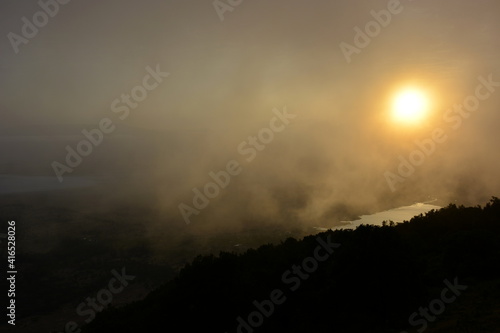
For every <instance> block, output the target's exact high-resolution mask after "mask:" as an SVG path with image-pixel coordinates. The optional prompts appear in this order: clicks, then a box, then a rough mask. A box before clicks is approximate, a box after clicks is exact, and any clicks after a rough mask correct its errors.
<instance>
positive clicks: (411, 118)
mask: <svg viewBox="0 0 500 333" xmlns="http://www.w3.org/2000/svg"><path fill="white" fill-rule="evenodd" d="M428 110H429V101H428V98H427V95H426V94H425V93H424V92H423V91H421V90H419V89H416V88H406V89H403V90H401V91H399V92H398V93H396V95H395V97H394V100H393V103H392V116H393V119H394V120H395V121H396V122H399V123H404V124H409V125H415V124H419V123H420V122H422V120H424V119H425V117H426V115H427V113H428Z"/></svg>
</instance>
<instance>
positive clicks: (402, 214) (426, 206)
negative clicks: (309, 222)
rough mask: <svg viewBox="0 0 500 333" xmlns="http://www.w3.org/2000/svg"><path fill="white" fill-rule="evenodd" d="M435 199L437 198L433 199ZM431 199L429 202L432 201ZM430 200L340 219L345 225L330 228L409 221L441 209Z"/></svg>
mask: <svg viewBox="0 0 500 333" xmlns="http://www.w3.org/2000/svg"><path fill="white" fill-rule="evenodd" d="M434 201H437V200H434ZM434 201H431V202H434ZM431 202H426V203H416V204H413V205H411V206H403V207H399V208H393V209H389V210H386V211H383V212H379V213H375V214H371V215H361V217H360V218H359V219H357V220H354V221H342V223H345V225H342V226H336V227H333V228H331V229H332V230H337V229H354V228H356V227H357V226H359V225H361V224H372V225H382V222H383V221H393V222H396V223H397V222H403V221H409V220H410V219H411V218H412V217H414V216H417V215H420V214H425V213H427V212H428V211H430V210H432V209H436V210H438V209H441V208H442V207H439V206H435V205H431ZM316 229H318V230H328V228H316Z"/></svg>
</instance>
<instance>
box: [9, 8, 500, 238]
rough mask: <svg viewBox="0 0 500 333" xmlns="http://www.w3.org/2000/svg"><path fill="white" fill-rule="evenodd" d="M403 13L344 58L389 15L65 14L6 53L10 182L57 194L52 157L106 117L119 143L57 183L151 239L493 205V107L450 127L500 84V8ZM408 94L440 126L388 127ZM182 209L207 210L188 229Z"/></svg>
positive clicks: (109, 138) (493, 100)
mask: <svg viewBox="0 0 500 333" xmlns="http://www.w3.org/2000/svg"><path fill="white" fill-rule="evenodd" d="M400 6H401V8H402V11H401V12H400V13H398V14H396V15H393V16H392V17H391V21H390V23H389V24H388V25H387V27H382V28H381V30H380V33H379V34H377V35H376V36H375V37H373V38H370V39H371V41H370V42H369V45H368V46H366V47H365V48H362V49H360V52H359V53H353V54H351V56H350V59H349V60H350V62H349V61H348V60H347V57H346V55H345V54H344V53H343V51H342V48H341V47H340V44H341V43H343V42H345V43H348V44H350V45H355V42H354V39H355V34H356V32H355V30H354V28H355V27H361V28H362V29H364V27H365V25H366V24H367V23H368V22H369V21H371V20H374V18H373V17H372V15H371V13H370V12H371V11H372V10H375V11H377V12H378V11H380V10H385V9H387V8H388V2H387V1H356V2H355V3H354V4H353V3H352V1H347V0H342V1H334V2H331V1H313V2H307V3H306V2H303V1H284V0H279V1H273V3H272V4H270V3H269V2H266V1H252V2H246V1H243V2H242V3H241V4H240V5H238V6H234V8H233V10H232V11H226V12H224V13H223V18H224V20H223V21H221V20H220V16H219V14H218V13H217V10H216V9H215V8H214V6H213V4H212V3H211V2H206V1H191V2H182V3H180V2H176V1H153V0H149V1H142V2H136V1H107V2H105V3H103V2H99V1H85V2H77V1H72V2H69V3H68V4H66V5H61V6H60V8H59V12H58V13H57V14H56V15H55V16H54V17H51V18H50V21H49V23H48V24H47V25H46V26H44V27H43V28H40V29H39V30H40V31H39V32H38V34H37V35H36V36H35V37H34V38H32V39H29V42H28V43H26V44H19V45H18V49H19V50H18V51H19V52H18V53H17V54H16V53H15V52H14V50H13V46H12V43H11V41H10V40H9V39H8V38H3V39H2V41H1V48H2V54H1V56H0V59H1V60H0V61H1V67H0V72H1V73H0V87H1V90H0V94H1V99H0V100H1V102H0V103H1V104H0V109H1V114H2V122H1V123H0V132H1V137H0V155H1V156H2V160H1V172H2V174H5V175H12V174H18V175H19V174H20V175H27V176H53V178H54V182H59V180H58V177H57V175H56V174H57V172H55V171H54V166H53V163H54V161H57V162H59V163H61V164H65V158H66V155H67V150H66V146H68V145H69V146H70V147H73V148H74V149H75V150H76V147H77V145H78V143H79V142H80V141H81V140H84V139H85V136H84V135H83V134H82V131H83V130H87V131H91V130H93V129H96V128H99V124H100V122H101V121H102V119H106V118H107V119H110V120H111V122H112V126H113V127H114V128H115V129H114V130H113V131H112V132H111V133H109V134H104V135H103V138H102V142H101V143H100V144H99V145H98V146H94V147H93V148H92V153H91V154H89V155H88V156H85V157H82V162H81V163H80V164H79V165H78V166H77V167H75V168H71V169H73V170H72V172H67V173H65V174H64V175H63V178H66V179H67V178H69V177H91V178H92V179H93V180H94V181H95V182H96V183H97V184H98V187H97V188H96V190H95V192H96V193H99V195H97V196H96V197H94V201H91V202H87V203H86V204H87V205H88V206H89V209H93V210H97V211H99V210H106V209H111V208H109V207H111V205H116V206H120V205H125V204H127V205H128V204H135V205H138V206H144V207H147V208H148V209H149V210H150V211H151V212H154V213H152V214H153V216H155V217H156V218H157V219H156V220H154V221H144V223H145V224H146V225H147V226H148V232H149V233H150V234H151V237H154V235H157V234H158V233H159V232H160V231H161V230H162V229H163V228H166V229H168V228H171V227H172V226H175V228H181V229H183V230H186V232H207V231H217V230H238V229H240V228H252V227H257V226H259V225H262V224H266V225H285V226H297V227H312V226H318V225H322V226H334V225H338V224H339V223H340V222H341V221H343V220H346V219H350V218H353V217H355V216H358V215H359V214H364V213H370V212H377V211H380V210H383V209H388V208H393V207H397V206H399V205H403V204H411V203H414V202H423V201H426V200H433V199H438V200H439V202H440V203H443V204H447V203H449V202H458V203H463V204H478V203H483V202H485V201H486V200H487V199H488V198H489V197H491V195H494V194H497V193H498V192H499V190H500V177H499V175H498V172H497V170H498V165H499V157H498V154H496V153H494V152H495V151H496V149H495V148H494V145H496V144H497V143H498V142H499V139H500V137H499V135H500V134H499V133H498V130H497V129H496V127H497V126H496V125H497V124H498V121H499V120H500V119H499V117H500V115H499V113H498V105H499V102H500V99H499V98H500V93H499V92H498V91H496V92H495V91H494V92H492V93H491V96H490V97H489V98H487V99H486V100H484V101H481V103H480V105H479V107H478V109H477V110H476V111H474V112H470V114H468V116H467V118H465V117H462V118H461V123H460V126H458V128H456V129H455V128H453V125H456V124H457V123H456V122H457V121H458V120H456V119H455V120H454V121H453V122H452V121H449V117H448V121H447V120H446V119H445V114H446V112H447V111H448V110H449V109H451V108H453V106H454V105H456V104H461V103H463V102H464V100H465V99H466V98H467V97H468V96H470V95H474V93H475V91H476V87H477V86H478V84H480V81H479V80H478V78H479V77H483V78H484V79H488V77H491V78H492V80H493V81H494V82H500V73H499V71H498V69H499V68H498V57H497V55H498V52H499V48H500V44H499V41H498V38H496V33H497V32H498V31H499V28H500V23H499V22H498V20H497V17H496V13H498V11H499V10H500V4H499V3H497V2H495V1H493V0H491V1H490V0H480V1H475V2H470V1H451V0H449V1H440V2H438V3H436V2H432V1H428V0H427V1H426V0H423V1H413V2H409V1H401V3H400ZM38 10H40V8H39V6H38V4H37V3H36V2H30V1H21V2H16V3H15V4H2V10H1V11H0V12H1V14H0V15H1V16H2V20H1V24H0V29H1V30H2V31H4V33H5V34H8V33H9V32H14V33H16V34H21V27H22V24H23V22H22V21H21V18H22V17H23V16H26V17H28V18H30V19H31V17H32V15H33V14H34V13H35V12H36V11H38ZM147 68H150V69H155V68H159V69H160V70H161V71H162V72H165V73H166V72H168V73H169V75H168V77H164V78H163V80H162V81H161V82H158V83H159V84H158V85H157V87H155V88H154V89H152V90H151V91H149V90H148V92H147V97H146V98H145V99H144V100H142V101H141V102H138V103H137V104H138V105H137V106H136V107H135V108H132V107H128V109H129V110H128V111H127V112H125V111H120V112H117V110H116V108H113V106H112V104H113V102H114V101H115V100H116V99H121V98H122V96H123V94H129V95H130V94H131V91H133V89H134V88H135V87H137V86H141V85H142V84H143V82H144V81H143V80H144V77H145V76H146V75H148V73H149V72H148V70H147ZM148 82H149V83H150V84H152V82H154V81H153V80H150V81H148ZM407 82H412V83H418V84H419V85H420V86H421V87H423V88H424V89H425V90H426V91H428V92H429V95H430V96H432V97H431V100H432V103H431V104H432V108H431V109H432V110H431V112H430V116H429V117H428V118H427V119H426V121H425V123H423V124H421V125H420V126H418V127H413V128H405V127H401V126H398V125H395V124H393V123H391V121H390V119H389V118H390V115H389V110H388V109H389V108H388V103H389V101H390V99H391V97H392V95H391V94H392V92H393V91H394V89H396V88H397V87H398V86H401V85H404V84H406V83H407ZM496 89H498V88H496ZM119 106H122V107H124V106H125V107H126V104H125V102H120V104H119ZM126 108H127V107H126ZM122 110H123V109H122ZM273 110H274V111H273ZM284 110H286V112H287V113H288V114H289V115H293V118H290V119H289V123H288V124H285V123H280V126H281V124H283V125H284V127H283V129H282V130H281V131H279V132H275V131H274V132H273V137H272V139H271V140H270V141H269V142H268V143H267V144H265V145H264V148H263V149H262V150H257V149H255V156H254V158H253V159H252V160H251V161H248V158H249V157H250V155H249V154H250V153H248V154H242V153H241V149H239V147H240V145H241V144H242V143H244V142H248V141H249V140H250V139H249V138H251V137H257V138H258V136H259V133H261V132H262V130H263V129H265V128H270V121H271V120H272V119H273V118H274V117H276V112H281V113H283V112H284ZM125 114H126V117H124V119H122V118H121V116H122V117H123V116H124V115H125ZM453 115H455V116H456V114H455V113H454V114H453ZM449 116H450V114H449ZM276 124H278V122H277V123H276ZM280 128H281V127H280ZM439 128H440V129H442V130H443V133H444V134H443V135H445V136H446V139H445V140H444V142H442V143H434V145H435V149H434V148H433V150H432V153H431V154H425V158H424V161H423V163H422V164H421V165H418V166H415V167H414V169H415V170H414V171H413V172H412V173H411V175H410V176H408V177H402V178H403V179H404V181H398V182H396V183H394V186H393V188H391V185H390V184H389V182H388V180H387V177H386V172H391V173H393V174H395V175H398V171H397V170H398V167H399V165H400V163H401V161H400V159H399V156H403V157H404V158H406V159H408V158H409V156H410V154H411V153H412V152H413V151H414V150H415V149H418V146H417V145H416V143H415V141H419V142H423V141H425V140H428V139H429V138H432V136H433V131H434V130H436V129H439ZM266 133H267V134H269V131H267V132H266ZM263 135H265V134H263ZM259 140H260V139H259ZM261 144H262V143H261ZM245 147H246V148H249V147H251V145H248V146H245ZM230 161H237V162H238V165H239V167H240V168H241V170H240V171H241V172H239V173H238V174H237V175H234V176H231V177H230V182H229V183H228V185H227V186H226V187H225V188H220V190H219V191H218V194H217V195H216V196H215V197H214V198H210V199H209V200H208V201H209V204H208V205H207V206H206V207H205V208H203V209H196V208H195V207H194V205H193V197H194V195H195V192H193V189H199V190H201V191H203V188H204V186H205V185H206V184H207V183H210V182H213V181H214V180H213V179H212V178H211V177H210V172H214V173H218V172H220V171H221V170H226V168H227V164H228V163H229V162H230ZM399 176H400V175H399ZM97 189H98V190H97ZM181 204H186V205H188V206H190V207H193V208H195V209H196V210H197V211H198V213H197V214H191V215H190V217H189V220H190V223H189V224H187V223H186V220H185V218H184V217H183V214H182V212H181V210H180V208H179V205H181Z"/></svg>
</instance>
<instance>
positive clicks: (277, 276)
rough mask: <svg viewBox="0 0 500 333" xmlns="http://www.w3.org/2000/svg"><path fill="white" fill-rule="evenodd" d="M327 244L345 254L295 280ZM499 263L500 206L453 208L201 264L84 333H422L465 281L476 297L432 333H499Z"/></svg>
mask: <svg viewBox="0 0 500 333" xmlns="http://www.w3.org/2000/svg"><path fill="white" fill-rule="evenodd" d="M318 239H322V240H323V241H324V242H327V241H331V242H335V243H338V244H340V247H338V248H336V249H335V250H334V251H333V253H331V254H330V255H328V256H327V251H326V250H325V248H323V250H321V255H322V256H323V257H327V259H325V261H323V262H317V269H314V270H312V268H314V267H313V266H314V265H313V266H311V265H312V264H311V262H312V261H309V264H311V265H310V266H309V267H310V269H311V270H312V272H311V273H307V275H308V276H307V278H302V277H301V278H297V279H296V280H293V279H292V276H295V277H296V276H298V274H288V275H286V274H285V273H286V272H287V271H289V270H292V267H293V265H298V266H300V265H303V263H305V261H304V259H306V258H309V257H314V255H315V253H316V252H317V248H318V246H319V245H318V244H319V240H318ZM499 259H500V199H498V198H493V199H492V200H491V202H490V203H488V204H487V205H486V206H484V207H479V206H478V207H469V208H466V207H463V206H459V207H457V206H455V205H449V206H448V207H446V208H443V209H441V210H439V211H431V212H429V213H427V214H426V215H425V216H422V215H420V216H418V217H415V218H413V219H412V220H411V221H410V222H405V223H401V224H397V225H395V226H393V225H385V226H366V225H363V226H360V227H358V228H357V229H356V230H337V231H328V232H324V233H321V234H318V235H315V236H309V237H305V238H304V239H303V240H300V241H299V240H295V239H293V238H289V239H287V240H285V241H283V242H282V243H281V244H279V245H264V246H261V247H260V248H258V249H257V250H253V249H252V250H248V251H247V252H246V253H244V254H240V255H236V254H231V253H220V255H219V256H218V257H215V256H204V257H201V256H200V257H197V258H196V259H195V260H194V261H193V262H192V263H191V264H189V265H187V266H186V267H185V268H184V269H183V270H182V271H181V272H180V274H179V275H178V277H176V278H175V279H174V280H172V281H170V282H167V283H166V284H165V285H163V286H162V287H161V288H159V289H157V290H156V291H154V292H152V293H151V294H150V295H149V296H148V297H147V298H146V299H145V300H143V301H140V302H136V303H133V304H131V305H129V306H126V307H124V308H120V309H109V310H106V311H105V312H103V313H102V314H100V315H98V317H97V319H96V320H95V321H93V322H92V323H90V324H89V325H88V326H87V327H86V328H85V329H84V332H147V331H158V330H159V328H161V330H160V331H164V332H220V333H223V332H237V328H238V326H239V325H240V331H241V332H245V333H250V332H252V331H255V332H274V333H276V332H278V333H279V332H304V333H306V332H307V333H320V332H329V333H333V332H400V331H401V330H407V331H409V332H413V331H415V327H412V326H411V325H410V324H409V316H410V315H411V314H412V313H414V312H416V311H418V310H419V308H420V307H426V306H428V305H429V302H430V301H432V300H433V299H436V298H439V297H441V291H442V290H443V288H444V287H445V285H444V284H443V281H444V280H445V279H447V280H449V281H453V280H454V279H455V278H457V279H458V281H459V283H460V284H461V285H467V290H466V291H464V292H463V294H462V295H461V296H460V297H458V298H457V299H456V301H454V302H453V303H451V304H448V305H447V306H446V310H445V311H444V313H443V314H441V315H440V316H438V318H437V319H436V320H434V321H433V322H429V326H428V329H427V332H495V331H496V329H497V327H500V325H499V323H500V260H499ZM311 267H312V268H311ZM302 271H304V270H302ZM302 274H303V276H305V274H304V272H302ZM285 275H286V277H287V278H284V276H285ZM292 281H293V282H292ZM292 287H293V288H292ZM277 289H279V290H280V291H282V292H283V295H282V297H281V301H283V299H285V298H286V300H284V301H283V302H281V303H280V304H274V305H273V311H270V310H271V309H270V308H269V307H268V308H267V312H268V314H269V312H272V314H270V315H269V317H266V316H265V315H264V316H263V322H262V324H261V325H259V327H258V328H252V327H251V326H250V325H249V324H248V316H249V314H250V313H252V312H254V311H258V308H257V307H256V305H255V304H254V301H257V302H258V303H260V304H264V312H266V304H269V303H266V302H265V301H266V300H269V299H270V298H271V296H270V295H271V293H272V292H273V290H277ZM292 289H294V290H293V291H292ZM261 313H262V311H261ZM238 317H241V318H242V320H243V321H245V322H246V325H243V326H241V320H240V321H238V320H237V318H238ZM257 319H258V317H255V318H254V322H255V320H257Z"/></svg>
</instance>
